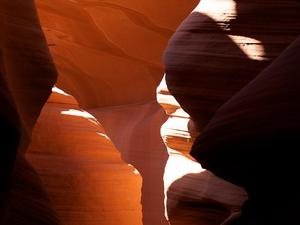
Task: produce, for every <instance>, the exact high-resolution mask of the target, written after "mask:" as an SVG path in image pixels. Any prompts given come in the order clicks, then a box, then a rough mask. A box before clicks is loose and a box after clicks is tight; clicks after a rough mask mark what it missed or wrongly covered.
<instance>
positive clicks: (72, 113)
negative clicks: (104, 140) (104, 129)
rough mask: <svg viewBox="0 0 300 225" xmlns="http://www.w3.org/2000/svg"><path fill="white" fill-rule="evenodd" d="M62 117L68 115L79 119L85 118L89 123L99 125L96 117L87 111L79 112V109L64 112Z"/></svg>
mask: <svg viewBox="0 0 300 225" xmlns="http://www.w3.org/2000/svg"><path fill="white" fill-rule="evenodd" d="M61 114H62V115H68V116H78V117H83V118H85V119H88V120H89V121H91V122H92V123H94V124H96V125H98V124H99V123H98V121H97V120H96V119H95V117H93V116H92V115H91V114H89V113H88V112H86V111H81V110H77V109H69V110H67V111H62V112H61Z"/></svg>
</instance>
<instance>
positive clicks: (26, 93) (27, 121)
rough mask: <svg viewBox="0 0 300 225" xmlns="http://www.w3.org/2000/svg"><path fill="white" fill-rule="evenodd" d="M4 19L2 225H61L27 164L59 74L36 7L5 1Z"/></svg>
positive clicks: (0, 42)
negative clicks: (26, 156) (34, 134)
mask: <svg viewBox="0 0 300 225" xmlns="http://www.w3.org/2000/svg"><path fill="white" fill-rule="evenodd" d="M0 13H1V16H0V17H1V20H0V26H1V36H0V71H1V72H0V75H1V76H0V86H1V91H0V92H1V97H0V99H1V100H0V104H1V105H0V118H1V126H0V129H1V142H2V143H1V146H2V147H1V149H2V152H3V154H2V156H1V159H0V165H1V166H0V170H1V172H0V176H1V178H0V179H1V189H0V200H1V204H0V207H1V208H0V222H1V224H30V223H31V222H36V223H37V222H38V221H39V223H40V224H57V223H56V222H57V220H56V217H55V213H54V211H53V210H52V209H51V208H50V207H48V205H50V203H49V199H48V197H47V194H46V192H45V191H44V190H43V188H42V185H41V183H40V181H39V177H38V175H37V174H36V173H35V172H34V170H33V169H32V168H31V166H30V165H29V164H28V163H27V162H26V160H25V159H24V152H25V150H26V148H27V146H28V144H29V142H30V137H31V131H32V128H33V126H34V124H35V121H36V119H37V117H38V115H39V113H40V110H41V108H42V106H43V104H44V103H45V101H46V100H47V98H48V96H49V94H50V92H51V87H52V85H53V84H54V83H55V81H56V77H57V74H56V69H55V67H54V64H53V62H52V60H51V57H50V54H49V52H48V48H47V44H46V41H45V38H44V34H43V32H42V30H41V27H40V25H39V21H38V17H37V14H36V8H35V5H34V2H33V1H4V0H1V1H0ZM16 159H17V160H16ZM15 161H16V164H15ZM14 165H15V169H14V172H13V168H14ZM20 206H22V207H20ZM23 206H24V207H23ZM41 214H43V215H45V217H41V216H39V215H41Z"/></svg>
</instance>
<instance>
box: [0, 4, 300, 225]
mask: <svg viewBox="0 0 300 225" xmlns="http://www.w3.org/2000/svg"><path fill="white" fill-rule="evenodd" d="M198 3H199V1H197V0H190V1H180V0H165V1H153V0H143V1H141V0H126V1H124V0H107V1H100V0H92V1H90V0H89V1H87V0H51V1H50V0H36V1H35V2H34V1H31V0H28V1H19V0H18V1H9V0H0V18H1V20H0V29H1V31H3V32H2V33H3V35H2V34H1V35H0V123H1V127H0V128H1V138H2V146H4V147H3V149H4V153H3V157H0V170H1V171H0V176H1V177H0V179H1V181H4V182H3V183H4V184H5V185H4V186H1V189H0V201H1V204H0V207H1V208H0V210H1V211H0V223H1V224H5V225H28V224H32V225H35V224H39V225H40V224H42V225H43V224H45V225H60V224H61V225H93V224H95V225H96V224H97V225H101V224H103V225H109V224H112V225H115V224H120V225H140V224H143V225H167V224H172V225H187V224H188V225H198V224H201V225H205V224H207V225H214V224H216V225H217V224H221V223H222V222H223V221H224V220H225V219H226V218H227V217H228V216H230V215H231V214H233V213H235V212H239V210H240V206H241V205H242V203H243V202H244V201H245V200H246V199H247V194H246V192H245V191H244V190H243V189H242V188H241V187H238V186H235V185H233V184H231V183H229V182H227V181H224V180H222V179H220V178H218V177H216V176H215V175H214V174H212V173H211V172H209V171H207V170H205V169H204V168H202V166H201V165H200V164H199V163H197V162H196V161H195V160H194V159H193V158H192V157H191V156H190V155H189V150H190V148H191V146H192V144H193V142H194V140H195V138H196V137H197V136H198V135H199V134H200V135H201V132H202V131H203V128H204V127H205V126H206V124H207V123H208V122H209V121H210V119H211V117H212V116H213V115H214V113H215V111H216V110H217V109H218V108H219V107H220V106H221V105H222V104H223V103H224V102H225V101H226V100H227V99H229V98H230V97H231V96H232V95H234V94H235V93H236V92H237V91H238V90H239V89H240V88H242V87H243V86H244V85H245V84H247V83H248V82H249V81H250V80H251V79H252V78H254V77H255V76H256V75H257V74H258V73H259V72H260V71H261V70H262V69H263V68H265V67H266V66H267V65H269V64H270V63H271V62H272V61H273V59H274V58H276V57H277V56H278V55H279V54H280V53H281V52H282V50H283V49H284V48H285V47H286V46H287V45H288V44H289V43H290V42H291V41H292V40H293V39H295V38H296V36H298V35H299V28H300V14H299V12H300V10H299V9H300V8H299V7H300V4H299V3H297V1H293V0H285V1H283V0H277V1H275V0H266V1H263V2H259V1H255V0H247V1H246V0H245V1H242V0H236V1H234V0H202V1H201V2H200V3H199V4H198ZM197 4H198V5H197ZM195 7H196V8H195ZM193 8H195V9H194V10H193ZM36 10H37V12H36ZM192 10H193V11H192ZM191 11H192V13H191V14H190V15H189V16H188V17H187V15H188V14H189V13H190V12H191ZM185 17H187V18H186V19H185V20H184V21H183V19H184V18H185ZM38 18H39V19H38ZM181 21H183V23H181ZM180 23H181V25H180V26H179V28H177V27H178V25H179V24H180ZM41 27H42V28H41ZM176 28H177V30H176V32H175V29H176ZM174 32H175V33H174ZM173 33H174V35H173ZM44 34H45V36H46V39H45V38H44ZM172 35H173V36H172ZM171 36H172V38H171V39H170V41H169V42H168V40H169V38H170V37H171ZM167 45H168V48H167V50H166V51H165V53H164V61H165V67H164V66H163V63H162V55H163V51H164V49H165V48H166V46H167ZM48 47H49V49H50V53H51V56H52V58H53V61H54V63H53V62H52V59H51V57H50V54H49V52H48ZM164 70H165V72H166V75H165V76H164V78H163V71H164ZM57 72H58V74H57ZM57 75H58V77H57ZM162 78H163V79H162ZM161 80H162V81H161ZM159 83H160V85H159ZM54 84H55V85H56V86H55V87H54V88H52V87H53V85H54ZM158 85H159V87H158V88H157V86H158ZM156 88H157V93H156V91H155V90H156ZM51 90H52V91H51ZM50 94H51V96H50V97H49V95H50ZM47 99H48V100H47ZM158 102H159V103H158ZM43 106H44V108H43V110H42V107H43ZM41 110H42V111H41ZM38 117H39V118H38ZM163 124H164V125H163ZM34 125H35V127H34ZM162 125H163V126H162ZM33 127H34V129H33ZM161 136H162V137H161Z"/></svg>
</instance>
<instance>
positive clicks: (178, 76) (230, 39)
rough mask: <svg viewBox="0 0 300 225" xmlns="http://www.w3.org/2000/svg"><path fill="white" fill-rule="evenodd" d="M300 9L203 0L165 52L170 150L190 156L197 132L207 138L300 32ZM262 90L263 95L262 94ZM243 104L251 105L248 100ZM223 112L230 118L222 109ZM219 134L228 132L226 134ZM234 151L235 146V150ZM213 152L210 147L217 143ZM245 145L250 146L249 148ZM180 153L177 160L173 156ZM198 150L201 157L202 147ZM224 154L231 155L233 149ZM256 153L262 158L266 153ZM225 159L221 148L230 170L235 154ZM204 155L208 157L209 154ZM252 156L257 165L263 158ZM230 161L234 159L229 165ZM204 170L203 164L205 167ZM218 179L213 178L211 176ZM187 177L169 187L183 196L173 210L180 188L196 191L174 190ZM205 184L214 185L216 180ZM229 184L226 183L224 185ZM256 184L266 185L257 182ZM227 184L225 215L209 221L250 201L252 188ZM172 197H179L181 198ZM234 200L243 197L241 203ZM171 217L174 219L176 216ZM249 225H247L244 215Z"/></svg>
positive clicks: (161, 92)
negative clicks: (232, 102) (230, 103)
mask: <svg viewBox="0 0 300 225" xmlns="http://www.w3.org/2000/svg"><path fill="white" fill-rule="evenodd" d="M299 9H300V4H299V2H297V1H271V0H270V1H264V2H261V3H258V2H257V1H238V0H236V1H230V0H228V1H217V0H216V1H213V0H210V1H208V0H207V1H206V0H202V1H201V2H200V3H199V5H198V6H197V7H196V8H195V9H194V10H193V12H192V13H191V14H190V15H189V16H188V17H187V18H186V19H185V20H184V21H183V23H182V24H181V25H180V26H179V28H178V29H177V30H176V32H175V34H174V35H173V36H172V38H171V39H170V41H169V43H168V47H167V49H166V51H165V53H164V60H165V71H166V75H165V78H164V80H163V82H162V83H161V85H160V87H159V88H158V101H160V102H161V104H162V106H163V107H164V108H165V110H166V112H167V114H169V119H168V121H167V123H165V124H164V126H163V127H162V136H163V138H164V141H165V143H166V145H167V146H168V150H169V152H172V154H177V155H178V154H180V155H182V156H186V155H187V154H188V152H189V150H190V149H191V147H192V144H193V143H194V140H195V137H197V136H198V137H199V138H200V139H201V135H202V132H203V131H204V132H205V130H206V125H207V124H208V123H209V122H210V120H211V118H212V117H213V116H214V114H215V112H216V111H217V110H218V108H219V107H220V106H221V105H223V104H224V103H225V102H226V101H227V100H228V99H229V98H230V97H232V96H233V95H234V94H236V93H237V92H238V91H239V90H240V89H241V88H243V87H244V86H245V85H246V84H247V83H248V82H249V81H251V80H252V79H253V78H254V77H256V76H257V75H258V74H259V72H260V71H262V70H263V69H264V68H266V67H267V66H268V65H269V64H270V63H271V62H272V61H273V60H274V59H275V58H276V57H277V56H279V55H280V54H281V52H282V51H283V50H284V49H285V48H286V47H287V46H288V45H289V44H290V43H291V42H292V41H293V40H295V39H296V37H297V36H299V34H300V30H299V29H300V10H299ZM170 93H171V94H172V96H174V97H175V98H174V97H172V96H171V95H170ZM260 94H261V93H256V95H257V96H259V95H260ZM278 100H279V99H278ZM279 101H280V100H279ZM246 102H247V101H245V103H244V104H246ZM241 105H243V104H242V103H241ZM181 107H182V108H181ZM183 110H184V111H183ZM254 113H255V110H254V112H253V113H252V115H249V116H250V117H251V116H252V117H255V114H254ZM219 116H221V117H222V115H219ZM211 126H213V125H211ZM232 126H234V125H232ZM210 128H211V127H210ZM233 128H234V127H230V126H228V127H226V129H224V130H223V132H225V133H226V132H230V131H231V129H233ZM219 134H220V135H221V133H219ZM210 141H213V140H212V139H211V140H210ZM201 143H202V142H201ZM197 149H199V151H201V144H199V145H198V146H197ZM174 150H175V151H174ZM227 150H229V149H228V148H227ZM206 151H207V152H209V149H206ZM218 151H220V152H222V146H219V148H218V149H217V150H216V149H215V153H216V152H218ZM242 151H243V149H241V152H242ZM172 154H171V155H170V158H172ZM194 154H195V155H197V153H194ZM212 154H214V153H212ZM224 155H227V154H226V152H225V151H224ZM230 156H232V158H235V159H236V160H237V161H238V156H237V155H234V154H231V155H230V154H229V152H228V158H226V159H229V158H230ZM256 156H257V157H259V153H257V155H256ZM187 157H190V156H187ZM217 157H218V155H217V154H216V156H215V159H216V161H218V160H219V161H220V162H222V163H223V165H224V166H223V167H222V169H223V170H224V171H226V168H231V167H232V166H233V165H230V163H229V162H231V161H230V160H226V159H225V158H224V157H223V158H224V159H223V158H222V156H221V155H219V158H217ZM197 158H198V160H200V161H201V156H198V157H197ZM271 159H272V157H271ZM169 160H170V159H169ZM246 161H247V160H245V161H244V162H246ZM251 162H254V163H255V161H251ZM277 162H279V161H277ZM226 163H229V164H228V165H227V167H226ZM189 165H191V162H190V163H189ZM206 167H209V168H210V169H212V168H214V169H212V171H214V172H216V170H217V169H216V168H218V164H214V166H211V167H210V166H208V164H206ZM198 170H199V171H200V170H201V169H200V168H198ZM191 171H192V170H191ZM220 171H221V169H220V170H219V173H217V174H218V175H220V174H222V172H220ZM199 177H200V176H199ZM222 177H223V178H228V177H226V176H222ZM181 179H182V178H181ZM218 179H219V178H216V177H214V176H213V178H212V179H211V180H210V182H212V180H218ZM266 179H267V178H266ZM190 180H191V178H190ZM229 180H230V179H229ZM179 181H180V179H179V180H176V182H175V183H173V184H172V185H171V187H170V188H169V189H170V190H171V191H169V192H170V194H168V196H167V197H168V201H170V202H171V201H173V202H175V203H174V205H175V206H170V205H169V206H168V210H169V211H170V210H171V209H172V208H174V209H173V210H175V209H177V206H176V204H177V205H178V203H177V202H176V201H178V196H180V191H178V190H181V191H182V192H183V193H188V191H186V192H184V191H183V190H184V185H182V187H181V189H179V188H178V189H177V191H176V192H175V191H174V192H175V193H176V194H177V196H176V194H173V193H172V191H173V188H172V186H174V184H176V183H178V182H179ZM230 181H232V180H230ZM194 182H195V185H194V186H195V187H198V188H197V191H199V192H200V191H201V189H202V188H203V186H204V185H203V184H202V185H201V184H200V183H198V184H196V181H194ZM183 183H184V182H183ZM186 183H187V182H186ZM235 183H236V184H237V183H238V182H235ZM238 184H240V183H238ZM205 185H208V186H209V182H207V183H205ZM222 185H224V184H222ZM222 185H220V184H219V187H221V186H222ZM178 186H179V185H178ZM178 186H177V187H178ZM187 186H188V185H187ZM256 186H258V185H257V184H256ZM175 187H176V186H175ZM188 187H189V186H188ZM189 188H190V187H189ZM206 190H208V191H207V192H208V193H209V192H210V191H213V188H212V187H209V188H207V189H206ZM221 190H222V191H220V190H218V194H219V195H220V196H219V197H221V196H222V192H223V191H224V196H227V197H228V195H231V197H230V198H224V199H222V197H221V198H220V199H217V200H216V199H214V200H216V202H217V203H222V205H223V207H224V208H223V214H222V213H221V214H220V211H221V212H222V210H219V214H218V215H220V217H219V218H217V217H214V218H215V220H216V221H209V222H208V221H207V220H206V219H207V218H208V217H209V216H208V217H206V218H205V219H204V222H203V223H202V224H205V223H206V222H207V223H208V224H210V223H213V224H220V220H222V217H223V218H224V216H226V209H227V210H228V214H230V213H229V212H231V213H233V212H234V211H235V210H236V209H238V208H239V204H240V203H242V202H243V201H244V200H245V199H246V193H245V192H244V191H243V190H242V189H237V187H234V186H230V185H228V186H226V187H223V188H221ZM230 190H231V191H232V192H228V193H226V194H225V192H226V191H230ZM197 194H198V193H197ZM197 194H195V195H192V194H191V195H190V196H191V197H190V199H191V200H190V201H192V202H193V203H194V201H193V200H195V197H196V196H197ZM174 196H176V197H177V198H176V197H174ZM207 196H210V195H207ZM207 196H205V197H207ZM224 196H223V197H224ZM214 197H215V196H214ZM172 198H175V201H174V200H172ZM226 200H229V202H227V201H226ZM233 200H240V202H238V201H236V202H234V201H233ZM182 202H184V201H182ZM224 203H225V204H224ZM228 203H231V204H230V205H231V206H232V205H235V210H232V208H231V207H228V205H227V204H228ZM226 205H227V206H226ZM247 207H248V205H247ZM204 208H205V207H204ZM213 208H214V209H216V210H217V207H216V206H215V207H210V209H213ZM205 209H206V208H205ZM190 211H191V210H190ZM190 211H189V212H190ZM247 211H248V210H247ZM248 212H249V211H248ZM170 213H172V210H171V211H170ZM213 214H215V212H214V213H213ZM198 215H200V214H198ZM268 215H269V214H268ZM192 217H193V216H191V214H190V215H188V218H189V219H190V220H191V218H192ZM169 219H170V221H171V223H172V214H171V217H170V216H169ZM217 220H219V221H217ZM197 221H199V219H198V220H197ZM269 222H270V221H269ZM273 222H274V221H273ZM281 222H282V220H281ZM248 223H249V224H256V222H253V221H251V222H249V221H248ZM248 223H247V224H248ZM175 224H177V222H175ZM182 224H184V222H182ZM191 224H197V222H196V221H195V222H191ZM241 224H246V223H245V221H244V223H241ZM272 224H273V223H272ZM274 224H275V223H274ZM276 224H277V223H276Z"/></svg>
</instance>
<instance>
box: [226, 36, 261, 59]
mask: <svg viewBox="0 0 300 225" xmlns="http://www.w3.org/2000/svg"><path fill="white" fill-rule="evenodd" d="M228 37H229V38H230V39H231V40H232V42H234V43H235V44H236V45H237V46H238V47H239V48H240V50H241V51H242V52H243V53H244V54H245V55H247V56H248V57H249V58H250V59H253V60H264V59H265V57H264V56H265V49H264V46H263V44H262V43H261V41H259V40H256V39H254V38H249V37H245V36H237V35H228Z"/></svg>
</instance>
